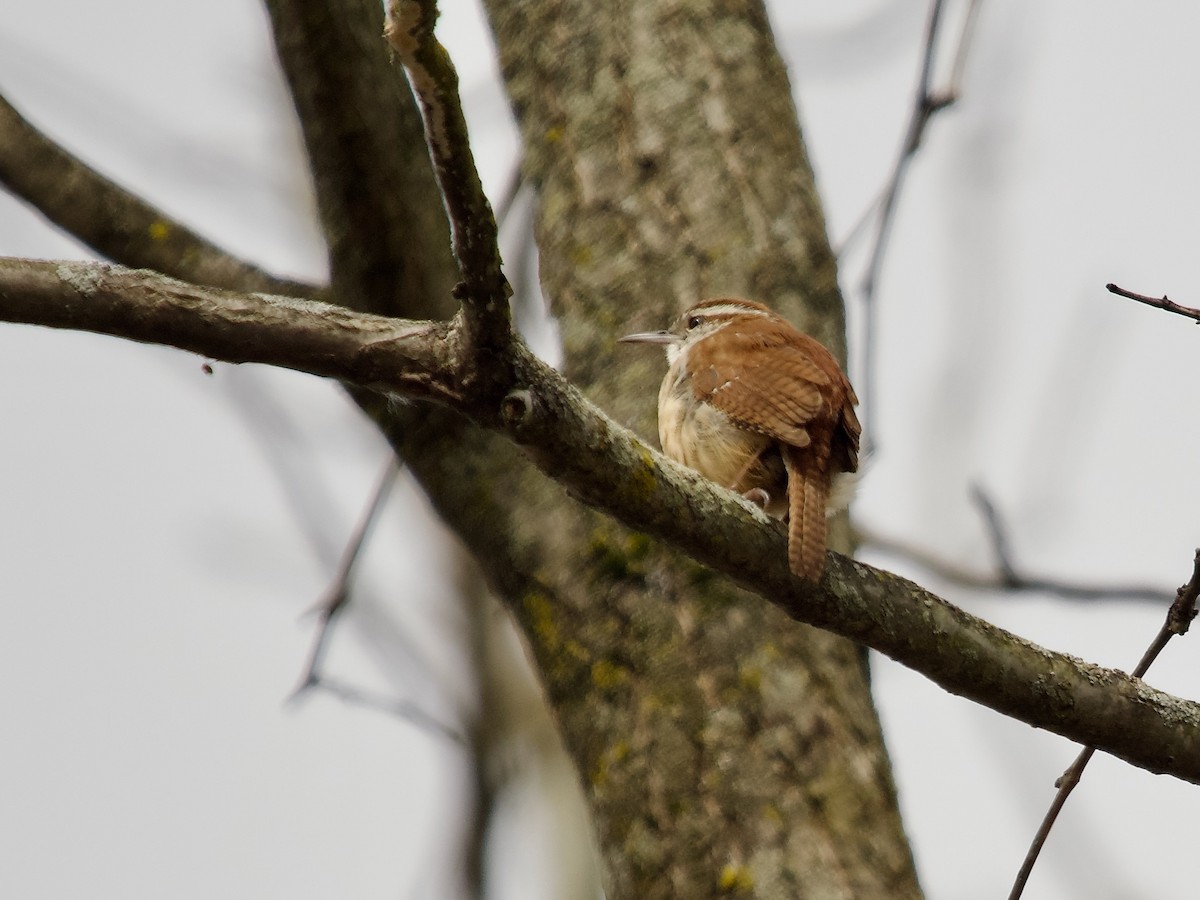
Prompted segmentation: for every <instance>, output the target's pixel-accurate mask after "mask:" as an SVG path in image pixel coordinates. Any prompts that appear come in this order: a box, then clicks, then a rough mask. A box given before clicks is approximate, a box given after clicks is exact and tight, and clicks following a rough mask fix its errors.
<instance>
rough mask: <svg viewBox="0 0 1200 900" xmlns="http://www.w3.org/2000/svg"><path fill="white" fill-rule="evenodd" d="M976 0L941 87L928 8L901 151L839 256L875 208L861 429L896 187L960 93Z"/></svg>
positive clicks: (871, 395) (933, 14) (937, 6)
mask: <svg viewBox="0 0 1200 900" xmlns="http://www.w3.org/2000/svg"><path fill="white" fill-rule="evenodd" d="M980 2H981V0H971V5H970V8H969V9H968V10H967V14H966V17H965V19H964V22H963V28H962V31H961V32H960V34H959V41H958V47H957V48H956V50H955V56H954V65H953V69H952V72H951V78H950V82H949V86H948V88H947V89H946V90H944V91H935V90H934V88H933V68H934V60H935V57H936V50H937V41H938V30H939V28H940V25H941V21H942V11H943V7H944V3H943V0H933V4H932V6H931V7H930V10H929V21H928V24H927V25H926V29H925V45H924V51H923V53H922V57H921V75H920V79H919V81H918V86H917V95H916V100H915V102H914V104H913V108H912V112H911V114H910V116H909V120H908V128H907V130H906V132H905V135H904V142H903V144H902V145H901V148H900V155H899V157H898V158H897V159H896V164H895V166H894V167H893V168H892V174H891V176H890V177H889V178H888V180H887V184H886V186H885V187H884V189H883V191H882V193H881V194H880V196H879V197H878V198H876V199H875V200H874V201H872V202H871V204H870V205H869V206H868V207H867V210H866V212H864V214H863V216H862V218H861V219H860V220H859V222H858V224H856V225H855V226H854V228H852V229H851V231H850V234H849V236H848V237H847V238H846V240H845V241H843V243H842V247H841V248H840V249H839V251H838V252H839V255H841V254H843V253H845V250H846V247H847V246H848V245H849V244H850V243H851V242H852V241H853V240H854V239H855V238H856V237H857V236H858V235H859V234H861V233H863V231H864V230H865V224H866V222H867V221H869V219H870V218H871V216H872V215H874V214H875V211H876V210H878V219H877V221H876V227H875V242H874V245H873V246H872V248H871V254H870V257H869V258H868V262H867V267H866V270H865V272H864V274H863V278H862V283H861V286H860V292H861V295H862V300H863V309H864V316H863V354H862V357H863V360H864V362H863V392H862V393H863V395H864V396H865V397H866V398H868V399H867V405H866V416H867V418H868V419H869V420H870V421H866V422H864V431H866V432H867V433H868V434H873V433H874V423H873V420H874V413H873V408H874V404H875V401H876V399H877V394H876V392H875V358H876V349H875V348H876V338H877V335H876V320H877V316H876V312H875V296H876V291H877V287H878V283H879V277H880V273H881V272H882V269H883V260H884V256H885V255H886V253H887V246H888V239H889V237H890V235H891V230H892V224H893V221H894V220H895V216H896V208H897V204H898V202H899V199H900V191H901V189H902V187H903V185H904V178H905V176H906V175H907V173H908V167H909V164H910V163H911V162H912V159H913V157H914V156H915V155H916V152H917V150H919V149H920V147H921V142H922V141H923V140H924V137H925V132H926V130H927V129H928V127H929V122H930V120H931V119H932V118H933V117H934V116H935V115H936V114H937V113H939V112H941V111H942V110H944V109H946V108H948V107H950V106H952V105H953V104H954V103H955V102H956V101H957V100H958V98H959V94H960V91H961V83H962V74H963V70H964V69H965V66H966V59H967V52H968V49H969V47H970V44H971V37H972V36H973V34H974V31H975V23H976V21H977V18H978V12H979V5H980Z"/></svg>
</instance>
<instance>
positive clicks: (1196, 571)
mask: <svg viewBox="0 0 1200 900" xmlns="http://www.w3.org/2000/svg"><path fill="white" fill-rule="evenodd" d="M1134 299H1136V298H1134ZM1197 598H1200V549H1197V550H1196V554H1195V557H1194V558H1193V560H1192V577H1191V579H1190V580H1189V581H1188V583H1187V584H1185V585H1183V586H1182V587H1180V588H1179V590H1178V591H1177V592H1176V594H1175V602H1173V603H1172V604H1171V608H1170V609H1169V610H1168V611H1167V618H1166V621H1165V622H1163V625H1162V627H1161V628H1160V629H1159V631H1158V634H1157V635H1155V638H1154V640H1153V641H1152V642H1151V644H1150V646H1149V648H1147V650H1146V652H1145V653H1144V654H1142V658H1141V660H1140V661H1139V662H1138V664H1137V668H1135V669H1134V670H1133V673H1132V675H1133V677H1134V678H1141V677H1143V676H1144V675H1145V674H1146V672H1147V671H1148V670H1149V669H1150V666H1151V665H1152V664H1153V663H1154V660H1156V659H1157V658H1158V655H1159V654H1160V653H1162V651H1163V648H1165V647H1166V646H1167V642H1168V641H1170V640H1171V638H1172V637H1174V636H1175V635H1183V634H1187V631H1188V628H1189V627H1190V626H1191V624H1192V620H1193V619H1194V618H1196V600H1197ZM1095 752H1096V748H1095V747H1084V748H1083V750H1082V751H1081V752H1080V754H1079V756H1077V757H1076V758H1075V761H1074V762H1073V763H1071V765H1070V766H1069V767H1068V768H1067V770H1066V771H1065V772H1063V774H1062V776H1061V777H1059V779H1058V780H1057V781H1056V782H1055V783H1054V786H1055V787H1056V788H1058V793H1057V794H1055V795H1054V801H1053V802H1052V803H1051V804H1050V808H1049V809H1048V810H1047V811H1046V815H1045V817H1044V818H1043V819H1042V824H1041V825H1040V826H1039V827H1038V830H1037V834H1035V835H1034V837H1033V842H1032V843H1031V844H1030V845H1029V850H1028V852H1027V853H1026V854H1025V860H1024V862H1023V863H1022V864H1021V869H1020V871H1019V872H1017V878H1016V881H1014V882H1013V887H1012V891H1011V892H1010V893H1009V895H1008V900H1019V898H1020V897H1021V894H1023V893H1024V892H1025V885H1026V884H1027V883H1028V881H1029V874H1030V873H1031V872H1032V871H1033V866H1034V864H1035V863H1036V862H1037V859H1038V855H1039V854H1040V853H1041V852H1042V847H1043V846H1044V845H1045V843H1046V838H1047V837H1048V836H1049V834H1050V829H1051V828H1053V827H1054V823H1055V821H1056V820H1057V819H1058V814H1059V813H1060V812H1062V808H1063V806H1064V805H1065V804H1066V802H1067V798H1068V797H1069V796H1070V795H1071V791H1073V790H1075V786H1076V785H1077V784H1079V779H1080V778H1081V777H1082V776H1083V770H1084V769H1085V768H1087V764H1088V762H1089V761H1090V760H1091V758H1092V754H1094V753H1095Z"/></svg>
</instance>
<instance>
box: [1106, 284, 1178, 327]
mask: <svg viewBox="0 0 1200 900" xmlns="http://www.w3.org/2000/svg"><path fill="white" fill-rule="evenodd" d="M1105 288H1107V289H1108V290H1109V291H1111V292H1112V293H1114V294H1117V295H1118V296H1121V297H1128V298H1129V299H1130V300H1136V301H1137V302H1138V303H1145V304H1146V305H1147V306H1153V307H1154V308H1155V309H1162V310H1166V311H1167V312H1170V313H1175V314H1176V315H1179V316H1186V317H1187V318H1189V319H1193V320H1194V321H1195V322H1196V324H1198V325H1200V309H1192V308H1191V307H1190V306H1181V305H1180V304H1178V303H1176V302H1175V301H1174V300H1171V299H1169V298H1168V297H1167V295H1166V294H1163V295H1162V296H1161V297H1148V296H1146V295H1145V294H1135V293H1134V292H1133V291H1127V290H1125V288H1122V287H1117V286H1116V285H1115V284H1111V283H1110V284H1106V285H1105Z"/></svg>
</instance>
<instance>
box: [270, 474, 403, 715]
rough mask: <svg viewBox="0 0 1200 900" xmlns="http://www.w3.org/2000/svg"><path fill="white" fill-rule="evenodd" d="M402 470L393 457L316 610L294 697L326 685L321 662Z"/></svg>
mask: <svg viewBox="0 0 1200 900" xmlns="http://www.w3.org/2000/svg"><path fill="white" fill-rule="evenodd" d="M399 471H400V469H399V466H398V465H397V463H396V457H395V456H391V455H389V456H388V461H387V466H386V468H385V469H384V471H383V475H382V477H380V479H379V482H378V483H377V484H376V486H375V490H374V493H373V495H372V499H371V503H370V504H369V505H368V506H367V509H366V510H365V512H364V513H363V516H362V518H361V519H360V520H359V522H358V525H357V526H356V527H355V529H354V533H353V534H352V535H351V537H350V541H349V543H347V545H346V549H345V551H344V552H343V553H342V559H341V562H340V563H339V564H338V571H337V575H336V576H335V578H334V581H333V586H332V587H330V589H329V591H328V592H327V593H326V594H325V598H324V599H323V600H322V601H321V602H320V604H318V606H317V607H316V610H315V611H316V612H317V613H318V615H319V616H320V624H319V625H318V627H317V637H316V640H315V641H313V647H312V651H311V652H310V653H309V656H308V664H307V665H306V666H305V668H304V674H303V676H302V677H301V679H300V684H299V685H298V686H297V687H296V690H295V691H294V692H293V694H292V696H293V698H296V697H299V696H300V695H301V694H303V693H304V692H305V691H307V690H308V689H309V688H312V687H316V686H317V685H318V684H320V683H321V682H322V677H321V674H320V669H321V663H322V662H324V660H325V653H326V652H327V650H328V649H329V641H330V639H331V636H332V633H333V632H332V629H333V623H334V620H335V619H336V618H337V617H338V613H340V612H341V611H342V610H343V609H344V608H345V607H346V604H347V603H348V602H349V601H350V581H351V578H352V577H353V575H354V567H355V564H356V563H357V562H358V559H359V556H360V555H361V553H362V549H363V546H364V545H365V544H366V540H367V535H368V534H370V532H371V529H372V527H374V525H375V522H376V521H377V520H378V518H379V513H380V512H381V511H382V510H383V506H384V503H385V501H386V500H387V497H388V494H389V493H390V492H391V489H392V486H393V485H394V484H395V483H396V476H397V475H398V474H399Z"/></svg>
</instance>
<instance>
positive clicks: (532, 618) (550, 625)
mask: <svg viewBox="0 0 1200 900" xmlns="http://www.w3.org/2000/svg"><path fill="white" fill-rule="evenodd" d="M521 599H522V605H523V606H524V607H525V614H526V618H527V621H528V623H529V627H530V629H531V630H532V632H533V635H534V637H535V638H536V639H537V640H538V642H540V643H541V645H542V646H543V647H545V648H546V649H547V650H555V649H557V648H558V645H559V640H560V638H559V634H558V623H557V622H556V621H554V608H553V604H551V602H550V598H549V597H547V596H546V595H545V594H542V593H539V592H538V591H530V592H529V593H527V594H526V595H525V596H524V597H522V598H521Z"/></svg>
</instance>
